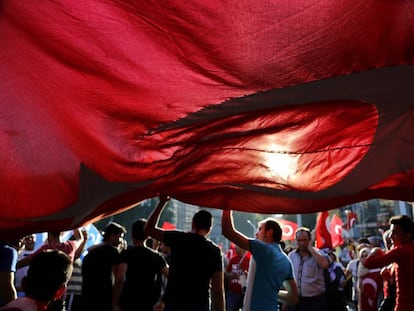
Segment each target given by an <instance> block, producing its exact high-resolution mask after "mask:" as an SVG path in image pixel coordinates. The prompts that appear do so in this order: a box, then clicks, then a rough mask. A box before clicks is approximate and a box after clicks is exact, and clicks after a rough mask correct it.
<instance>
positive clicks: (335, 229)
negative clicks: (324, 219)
mask: <svg viewBox="0 0 414 311" xmlns="http://www.w3.org/2000/svg"><path fill="white" fill-rule="evenodd" d="M329 227H330V230H329V231H330V233H331V240H332V248H335V247H337V246H340V245H342V244H343V243H344V237H343V235H342V227H343V223H342V220H341V218H340V217H339V216H338V215H336V214H334V215H333V216H332V219H331V223H330V225H329Z"/></svg>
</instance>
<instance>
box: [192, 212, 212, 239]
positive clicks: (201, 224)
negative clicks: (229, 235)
mask: <svg viewBox="0 0 414 311" xmlns="http://www.w3.org/2000/svg"><path fill="white" fill-rule="evenodd" d="M212 224H213V216H212V215H211V213H210V212H208V211H206V210H199V211H198V212H197V213H195V214H194V216H193V222H192V229H193V231H194V232H205V234H208V233H209V232H210V230H211V226H212Z"/></svg>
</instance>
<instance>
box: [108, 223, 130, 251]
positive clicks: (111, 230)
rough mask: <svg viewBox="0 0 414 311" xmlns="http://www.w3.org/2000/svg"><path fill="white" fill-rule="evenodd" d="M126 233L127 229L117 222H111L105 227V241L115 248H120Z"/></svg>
mask: <svg viewBox="0 0 414 311" xmlns="http://www.w3.org/2000/svg"><path fill="white" fill-rule="evenodd" d="M125 233H126V229H125V227H123V226H121V225H120V224H118V223H116V222H111V223H109V224H108V225H107V226H106V227H105V230H104V232H103V241H104V242H105V243H108V244H110V245H112V246H114V247H118V246H119V245H120V244H121V243H122V240H123V239H124V235H125Z"/></svg>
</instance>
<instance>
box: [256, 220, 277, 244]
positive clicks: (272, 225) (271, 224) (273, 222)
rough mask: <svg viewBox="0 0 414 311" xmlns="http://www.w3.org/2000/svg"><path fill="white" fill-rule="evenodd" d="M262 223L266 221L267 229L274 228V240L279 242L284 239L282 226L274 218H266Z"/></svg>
mask: <svg viewBox="0 0 414 311" xmlns="http://www.w3.org/2000/svg"><path fill="white" fill-rule="evenodd" d="M261 223H264V225H265V230H266V231H267V230H273V241H275V242H277V243H279V242H280V240H281V239H282V227H281V226H280V224H279V223H278V222H277V221H276V220H274V219H273V218H266V219H265V220H262V221H261Z"/></svg>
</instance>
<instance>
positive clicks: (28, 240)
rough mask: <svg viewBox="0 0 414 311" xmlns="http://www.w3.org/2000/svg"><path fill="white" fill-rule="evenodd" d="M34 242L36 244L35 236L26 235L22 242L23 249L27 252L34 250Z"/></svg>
mask: <svg viewBox="0 0 414 311" xmlns="http://www.w3.org/2000/svg"><path fill="white" fill-rule="evenodd" d="M35 242H36V235H35V234H29V235H26V236H25V237H24V238H23V240H22V243H23V247H24V249H25V250H28V251H32V250H34V248H35Z"/></svg>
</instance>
